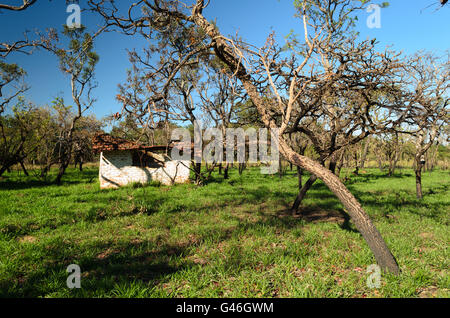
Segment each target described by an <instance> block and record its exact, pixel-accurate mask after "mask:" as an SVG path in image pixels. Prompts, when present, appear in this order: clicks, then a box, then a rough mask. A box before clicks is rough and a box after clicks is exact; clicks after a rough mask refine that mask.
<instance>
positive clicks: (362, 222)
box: [190, 5, 399, 274]
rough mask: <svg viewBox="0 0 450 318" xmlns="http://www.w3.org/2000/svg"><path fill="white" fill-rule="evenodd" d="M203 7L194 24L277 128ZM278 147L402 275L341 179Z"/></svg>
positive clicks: (197, 8) (386, 265)
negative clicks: (321, 184)
mask: <svg viewBox="0 0 450 318" xmlns="http://www.w3.org/2000/svg"><path fill="white" fill-rule="evenodd" d="M202 9H203V7H202V6H199V5H197V6H195V7H194V8H193V12H192V16H191V17H190V19H191V21H192V22H194V23H195V24H196V25H197V26H199V27H200V28H202V29H203V30H204V31H205V33H206V34H207V35H208V37H210V38H211V39H212V40H213V45H214V52H215V54H216V56H217V57H218V58H219V59H220V60H222V61H223V62H224V63H225V64H227V65H228V66H229V67H230V69H231V72H235V74H236V77H237V78H238V79H239V80H240V81H241V83H242V85H243V87H244V89H245V91H246V92H247V93H248V95H249V97H250V98H251V100H252V101H253V103H254V104H255V106H256V108H257V110H258V113H259V114H260V116H261V120H262V121H263V122H264V125H265V126H266V127H268V128H278V126H277V124H276V123H275V121H274V120H273V118H272V117H271V116H270V114H269V112H268V111H267V108H266V105H267V102H266V101H265V100H264V98H263V97H262V96H261V95H260V94H259V91H258V89H257V88H256V87H255V85H254V83H253V82H252V78H251V76H250V75H249V74H248V73H247V70H246V69H245V67H244V66H243V64H242V63H241V59H240V57H238V56H237V55H236V54H235V51H234V50H233V48H231V47H230V45H229V43H227V42H226V40H225V39H224V38H223V37H222V36H221V34H220V32H219V31H218V29H217V27H216V26H215V25H214V24H212V23H211V22H209V21H208V20H207V19H206V18H205V17H204V16H203V15H202V13H201V11H202ZM279 145H280V150H281V154H282V155H283V157H284V158H285V159H286V160H288V161H289V162H292V163H293V164H294V165H296V166H300V167H301V168H303V169H306V170H308V171H309V172H310V173H311V174H314V175H316V176H317V177H318V178H320V179H321V180H322V181H323V182H324V183H325V184H326V185H327V187H328V188H329V189H330V190H331V191H332V192H333V193H334V194H335V195H336V196H337V197H338V198H339V200H340V201H341V202H342V204H343V205H344V206H345V208H346V209H347V210H348V214H349V215H350V217H351V218H352V220H353V223H354V224H355V226H356V228H357V229H358V231H359V232H360V233H361V234H362V236H363V237H364V239H365V240H366V242H367V244H368V245H369V247H370V249H371V250H372V252H373V254H374V255H375V259H376V260H377V262H378V264H379V265H380V267H381V268H382V269H383V270H389V271H390V272H392V273H394V274H398V273H399V268H398V264H397V262H396V261H395V258H394V256H393V255H392V254H391V252H390V251H389V249H388V247H387V246H386V243H385V242H384V240H383V238H382V237H381V235H380V233H379V232H378V230H377V229H376V227H375V226H374V225H373V223H372V221H371V220H370V218H369V216H368V215H367V214H366V212H365V211H364V210H363V208H362V207H361V205H360V204H359V202H358V201H357V200H356V198H355V197H354V196H353V195H352V194H351V193H350V191H349V190H348V189H347V188H346V187H345V185H344V184H343V183H342V182H341V181H340V180H339V178H338V177H337V176H336V175H335V174H334V173H332V172H331V171H330V170H328V169H327V168H325V167H323V166H322V165H320V164H319V163H318V162H316V161H314V160H312V159H310V158H308V157H306V156H302V155H299V154H298V153H296V152H295V151H294V150H293V149H292V148H291V147H290V146H289V145H288V144H287V143H286V141H285V140H284V139H283V138H279Z"/></svg>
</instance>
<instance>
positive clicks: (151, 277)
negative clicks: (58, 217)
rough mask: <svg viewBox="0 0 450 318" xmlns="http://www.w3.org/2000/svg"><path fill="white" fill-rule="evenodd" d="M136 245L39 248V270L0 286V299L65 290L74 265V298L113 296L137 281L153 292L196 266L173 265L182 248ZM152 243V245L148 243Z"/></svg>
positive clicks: (143, 243) (70, 245)
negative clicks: (78, 276)
mask: <svg viewBox="0 0 450 318" xmlns="http://www.w3.org/2000/svg"><path fill="white" fill-rule="evenodd" d="M147 243H149V242H135V243H132V242H130V243H127V244H117V243H115V244H96V245H87V246H83V247H81V246H77V245H74V244H67V243H62V242H61V243H59V244H56V245H55V244H53V245H52V246H39V248H38V249H39V251H36V252H39V253H42V257H41V262H42V264H41V266H40V267H39V268H38V270H37V271H30V273H29V274H28V275H26V274H25V275H24V274H20V273H18V275H17V276H16V277H15V279H10V280H7V281H3V282H2V283H0V297H41V296H44V295H48V294H51V293H54V292H63V291H64V290H66V291H67V290H68V287H67V286H66V279H67V277H68V275H69V273H67V272H66V269H67V266H69V265H70V264H77V265H79V266H80V270H81V285H82V288H81V289H74V290H71V291H70V294H71V295H70V296H74V297H95V296H96V295H99V294H102V296H115V295H112V294H111V291H113V290H114V289H115V288H116V287H117V285H118V284H119V283H124V282H134V281H138V282H141V283H143V284H145V285H146V287H147V288H150V289H151V288H152V287H154V286H156V285H159V284H161V283H164V282H165V281H166V280H168V278H169V276H170V275H172V274H174V273H176V272H178V271H182V270H185V269H188V268H189V267H192V266H195V265H196V264H195V263H193V262H191V261H182V262H181V261H179V260H178V261H175V260H176V257H182V256H183V255H184V254H185V253H186V247H187V246H183V245H170V244H160V243H159V244H151V247H149V248H145V247H147V246H148V244H147ZM150 243H154V242H150ZM93 250H94V251H102V252H100V253H98V254H97V255H96V256H94V257H87V256H80V255H83V254H89V253H91V252H92V251H93Z"/></svg>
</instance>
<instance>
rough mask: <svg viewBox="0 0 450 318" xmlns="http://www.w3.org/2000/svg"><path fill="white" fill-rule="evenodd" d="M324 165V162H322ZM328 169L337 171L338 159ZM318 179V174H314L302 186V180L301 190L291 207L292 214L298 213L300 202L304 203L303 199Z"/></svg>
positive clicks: (331, 162)
mask: <svg viewBox="0 0 450 318" xmlns="http://www.w3.org/2000/svg"><path fill="white" fill-rule="evenodd" d="M321 164H322V165H324V163H323V162H322V163H321ZM328 169H329V170H330V171H331V172H332V173H335V170H336V159H332V160H331V161H330V163H329V166H328ZM316 180H317V176H316V175H312V176H311V177H309V179H308V181H306V183H305V184H304V185H303V186H301V182H300V187H299V189H300V191H299V192H298V195H297V197H296V198H295V201H294V204H293V205H292V207H291V213H292V214H296V213H297V211H298V208H299V206H300V204H301V203H302V201H303V199H304V198H305V196H306V192H308V190H309V189H311V187H312V185H313V184H314V182H316Z"/></svg>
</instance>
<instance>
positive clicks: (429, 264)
mask: <svg viewBox="0 0 450 318" xmlns="http://www.w3.org/2000/svg"><path fill="white" fill-rule="evenodd" d="M449 174H450V171H438V170H436V171H434V172H431V173H430V172H427V173H425V174H424V176H423V186H424V195H425V198H424V200H423V201H419V200H417V199H416V198H415V183H414V176H413V173H412V171H411V170H401V171H398V173H397V174H396V175H395V176H393V177H387V176H385V175H384V174H382V173H380V172H379V171H378V170H375V169H373V170H372V169H367V170H365V171H363V173H362V174H361V175H360V176H351V177H350V180H348V181H347V182H346V183H347V186H348V187H349V189H350V190H351V192H352V193H353V194H354V195H355V196H356V197H357V198H358V199H359V200H360V202H361V203H362V205H363V207H364V208H365V209H366V211H367V212H368V213H369V214H370V216H371V218H372V220H373V221H374V223H375V225H376V226H377V228H378V229H379V231H380V232H381V234H382V236H383V237H384V239H385V240H386V242H387V244H388V246H389V247H390V249H391V251H392V252H393V254H394V255H395V256H396V258H397V261H398V262H399V265H400V267H401V270H402V273H401V275H400V276H397V277H395V276H392V275H388V274H384V275H383V276H382V279H381V287H380V288H378V289H372V288H369V287H367V284H366V281H367V278H368V277H369V274H368V273H367V272H366V269H367V267H368V266H369V265H370V264H373V263H374V262H375V261H374V258H373V256H372V254H371V252H370V250H369V248H368V246H367V244H366V243H365V241H364V240H363V238H362V236H361V235H360V234H359V233H358V232H357V231H355V228H354V226H353V224H352V223H351V221H349V220H348V219H347V218H346V217H345V214H344V213H343V208H342V205H341V204H340V203H339V201H338V200H337V199H336V198H335V197H334V196H333V195H332V193H331V192H330V191H329V190H328V189H327V188H326V187H325V186H324V184H323V183H321V182H317V183H316V184H315V185H314V186H313V188H312V190H311V191H310V192H309V193H308V195H307V198H306V199H305V201H304V203H303V208H302V210H303V212H304V215H305V216H304V217H303V218H294V217H292V216H290V215H288V214H287V212H286V211H287V208H288V207H289V206H290V204H291V202H292V201H293V199H294V198H295V195H296V183H297V178H296V176H295V174H294V172H293V171H292V172H291V171H287V174H286V175H285V176H284V177H283V178H282V179H280V178H279V177H278V176H268V175H261V174H260V173H259V169H256V168H254V169H252V170H246V171H244V174H243V175H242V176H239V175H238V173H237V170H232V171H231V174H230V179H229V180H223V179H222V176H220V175H218V174H216V175H214V179H213V180H212V181H211V182H209V183H208V184H207V185H205V186H203V187H196V186H194V185H192V184H185V185H176V186H171V187H167V186H160V185H158V184H149V185H147V186H145V187H142V186H140V185H133V186H129V187H124V188H121V189H117V190H100V189H99V183H98V178H97V176H98V170H97V169H96V168H95V167H90V168H88V169H85V171H83V172H79V171H76V170H73V169H71V170H69V171H68V174H67V175H66V176H65V182H64V184H63V185H62V186H56V185H51V184H46V183H45V182H41V181H37V180H36V179H35V178H33V177H28V178H26V177H23V176H18V175H17V173H16V172H12V173H10V174H6V175H5V176H4V178H3V179H2V180H0V297H449V295H450V293H449V288H450V276H449V271H448V268H449V262H448V260H449V250H448V246H449V237H450V235H449V234H450V233H449V212H450V208H449V206H450V204H449V203H450V202H449V200H450V190H449V184H450V178H449ZM69 264H78V265H79V266H80V267H81V271H82V278H81V288H80V289H69V288H67V287H66V279H67V275H68V273H67V272H66V268H67V266H68V265H69Z"/></svg>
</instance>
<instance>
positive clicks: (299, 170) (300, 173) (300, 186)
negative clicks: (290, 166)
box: [297, 166, 303, 189]
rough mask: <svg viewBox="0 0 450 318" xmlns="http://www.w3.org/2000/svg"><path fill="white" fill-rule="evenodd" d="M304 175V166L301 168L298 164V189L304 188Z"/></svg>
mask: <svg viewBox="0 0 450 318" xmlns="http://www.w3.org/2000/svg"><path fill="white" fill-rule="evenodd" d="M302 175H303V171H302V168H300V167H299V166H297V176H298V189H301V188H302Z"/></svg>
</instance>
